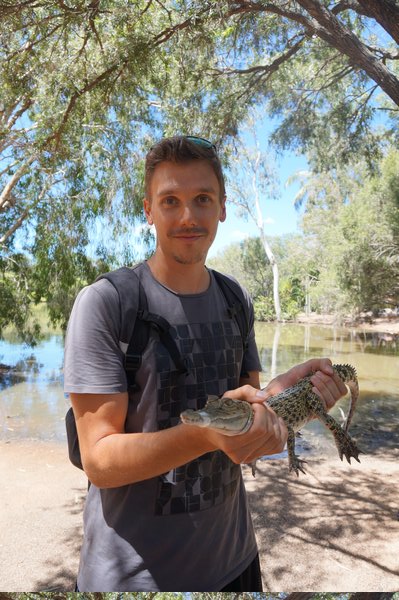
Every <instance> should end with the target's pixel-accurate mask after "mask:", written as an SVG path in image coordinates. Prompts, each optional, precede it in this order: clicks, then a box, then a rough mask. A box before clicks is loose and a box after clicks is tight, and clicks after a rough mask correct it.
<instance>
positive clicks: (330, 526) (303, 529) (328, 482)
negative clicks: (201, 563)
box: [0, 441, 399, 592]
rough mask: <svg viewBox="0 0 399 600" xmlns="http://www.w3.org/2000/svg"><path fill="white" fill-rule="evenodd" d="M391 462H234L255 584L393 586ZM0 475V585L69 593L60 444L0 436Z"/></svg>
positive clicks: (71, 516)
mask: <svg viewBox="0 0 399 600" xmlns="http://www.w3.org/2000/svg"><path fill="white" fill-rule="evenodd" d="M398 459H399V450H398V449H397V448H393V449H390V450H389V452H388V451H384V453H382V452H381V453H380V454H373V455H366V456H364V457H362V463H361V464H360V465H359V464H358V463H355V465H348V464H346V463H345V464H344V463H341V462H340V461H339V459H338V458H334V457H333V458H331V459H330V458H328V459H322V458H320V459H314V458H313V457H312V458H309V463H308V468H307V471H308V474H307V475H306V476H305V475H304V476H302V475H301V476H300V477H299V478H296V477H295V476H293V475H289V473H288V469H287V463H286V460H267V461H266V460H265V461H259V462H258V474H257V476H256V478H255V479H253V478H252V475H251V473H250V470H249V469H248V468H246V467H244V478H245V481H246V486H247V490H248V495H249V499H250V503H251V510H252V513H253V519H254V524H255V529H256V532H257V537H258V543H259V547H260V555H261V564H262V573H263V579H264V588H265V591H270V592H276V591H285V592H293V591H299V590H300V591H321V592H323V591H324V592H326V591H329V592H342V591H345V592H349V591H357V592H366V591H370V590H373V591H394V590H398V589H399V558H398V557H399V512H398V511H399V505H398V500H397V482H398V480H399V460H398ZM0 479H1V482H2V485H1V488H0V505H1V507H2V509H1V511H0V530H1V532H2V537H1V540H0V586H1V590H2V591H13V592H22V591H31V592H36V591H44V590H47V591H50V590H60V591H73V586H74V581H75V577H76V570H77V566H78V561H79V547H80V542H81V536H82V510H83V504H84V498H85V494H86V485H87V481H86V478H85V476H84V474H83V473H82V472H81V471H79V470H78V469H76V468H74V467H73V466H72V465H71V464H70V463H69V461H68V459H67V453H66V447H65V445H64V444H62V443H58V444H57V443H47V442H36V441H10V442H8V443H7V442H4V441H0ZM100 591H101V590H100ZM165 591H171V590H165ZM187 591H195V590H187Z"/></svg>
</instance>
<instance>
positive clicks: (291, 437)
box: [180, 365, 361, 475]
mask: <svg viewBox="0 0 399 600" xmlns="http://www.w3.org/2000/svg"><path fill="white" fill-rule="evenodd" d="M333 368H334V371H335V372H336V373H337V374H338V376H339V377H340V378H341V379H342V381H343V382H344V383H345V384H346V385H347V386H348V387H349V390H350V393H351V402H350V409H349V412H348V417H347V419H346V422H345V426H344V427H341V425H339V423H337V421H336V420H335V419H334V418H333V417H332V416H331V415H329V414H328V413H327V412H326V410H325V408H324V406H323V403H322V402H321V400H320V398H319V396H318V395H317V394H315V393H314V392H313V391H312V388H313V384H312V382H311V381H310V378H311V375H309V376H308V377H304V378H303V379H301V380H300V381H298V383H296V384H295V385H293V386H292V387H289V388H287V389H286V390H284V391H283V392H280V393H279V394H276V395H275V396H272V397H271V398H269V399H268V400H267V401H266V402H265V404H267V405H268V406H270V407H271V408H272V409H273V410H274V412H275V413H276V414H277V415H279V416H280V417H281V418H282V419H283V420H284V422H285V424H286V426H287V429H288V440H287V449H288V461H289V469H290V471H295V473H296V474H297V475H299V471H302V473H305V470H304V467H303V465H304V463H305V462H306V461H304V460H301V459H300V458H299V457H298V456H297V455H296V454H295V432H297V431H298V430H299V429H301V427H303V426H304V425H305V424H306V423H308V422H309V421H311V420H312V419H313V418H315V417H316V418H318V419H320V421H321V422H322V423H323V424H324V425H325V426H326V427H327V428H328V429H330V431H331V432H332V434H333V436H334V440H335V444H336V446H337V448H338V454H339V457H340V459H341V460H342V459H343V457H344V456H345V458H346V460H347V461H348V462H349V463H350V459H351V457H353V458H355V460H357V461H358V462H360V460H359V458H358V457H359V454H360V453H361V450H359V448H358V447H357V446H356V443H355V442H354V440H353V439H352V438H351V437H350V435H349V434H348V429H349V425H350V422H351V420H352V416H353V413H354V410H355V405H356V401H357V398H358V396H359V385H358V381H357V376H356V371H355V369H354V368H353V367H352V366H351V365H333ZM180 417H181V420H182V421H183V423H188V424H190V425H196V426H197V427H212V429H215V430H217V431H219V432H220V433H223V434H224V435H239V434H242V433H245V432H246V431H248V429H249V428H250V427H251V425H252V422H253V418H254V417H253V411H252V408H251V404H250V403H248V402H244V401H242V400H232V399H231V398H218V397H216V396H210V397H208V401H207V403H206V405H205V407H204V408H203V409H200V410H185V411H184V412H183V413H182V414H181V415H180ZM252 472H253V473H254V467H253V468H252Z"/></svg>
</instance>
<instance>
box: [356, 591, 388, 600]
mask: <svg viewBox="0 0 399 600" xmlns="http://www.w3.org/2000/svg"><path fill="white" fill-rule="evenodd" d="M393 594H394V592H392V593H386V592H364V593H363V592H356V593H354V594H351V595H350V596H349V600H390V598H392V596H393Z"/></svg>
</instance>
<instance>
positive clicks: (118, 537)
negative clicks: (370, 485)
mask: <svg viewBox="0 0 399 600" xmlns="http://www.w3.org/2000/svg"><path fill="white" fill-rule="evenodd" d="M136 272H137V273H138V275H139V277H140V279H141V283H142V284H143V286H144V289H145V291H146V295H147V300H148V310H149V311H150V312H155V313H157V314H159V315H161V316H162V317H164V318H165V319H167V320H168V321H169V323H170V324H171V326H172V334H173V337H174V339H175V341H176V343H177V345H178V347H179V349H180V352H181V354H182V355H183V356H184V357H185V358H186V361H188V365H189V374H188V375H185V374H179V372H178V371H177V370H176V368H175V366H174V363H173V361H172V359H171V357H170V355H169V353H168V351H167V350H166V349H165V348H164V347H163V345H162V344H161V343H160V341H159V338H158V336H157V334H156V332H155V331H154V332H151V336H150V339H149V342H148V344H147V347H146V349H145V352H144V354H143V360H142V365H141V367H140V369H139V371H138V373H137V376H136V382H137V383H138V384H139V388H140V390H139V391H138V392H135V393H133V394H132V395H131V396H130V398H129V406H128V415H127V419H126V431H127V432H150V431H158V430H160V429H165V428H168V427H174V426H177V425H178V424H179V415H180V413H181V412H182V411H183V410H185V409H186V408H199V407H201V406H203V405H204V404H205V401H206V398H207V395H208V394H217V395H219V394H222V393H224V392H225V391H226V390H229V389H234V388H236V387H237V386H238V385H239V376H240V372H241V369H243V370H245V371H254V370H261V366H260V362H259V357H258V352H257V349H256V345H255V338H254V332H253V331H252V332H251V335H250V340H249V346H248V349H247V350H246V352H245V356H244V357H243V349H242V341H241V336H240V333H239V329H238V326H237V324H236V322H235V320H234V319H230V318H229V316H228V314H227V310H226V308H227V305H226V301H225V299H224V297H223V294H222V293H221V291H220V289H219V286H218V285H217V283H216V281H215V279H214V277H213V275H212V276H211V284H210V286H209V288H208V289H207V290H206V291H205V292H203V293H201V294H194V295H178V294H175V293H174V292H172V291H171V290H169V289H167V288H166V287H164V286H163V285H161V284H160V283H158V282H157V281H156V280H155V279H154V277H153V276H152V274H151V271H150V269H149V267H148V265H147V264H146V263H143V264H141V265H140V266H139V267H138V268H137V271H136ZM246 297H247V301H248V305H249V306H250V307H251V308H250V310H251V311H252V305H251V302H250V300H249V297H248V296H247V295H246ZM119 328H120V314H119V304H118V296H117V292H116V290H115V289H114V288H113V286H112V284H111V283H110V282H109V281H107V280H106V279H102V280H100V281H98V282H97V283H95V284H93V285H91V286H89V287H87V288H85V289H83V290H82V291H81V292H80V294H79V295H78V297H77V299H76V302H75V305H74V308H73V311H72V314H71V318H70V322H69V325H68V332H67V338H66V344H65V365H64V376H65V391H66V392H76V393H91V394H93V393H98V394H105V393H106V394H109V393H117V392H124V391H126V389H127V384H126V375H125V371H124V368H123V357H124V354H123V350H125V348H121V345H120V343H119ZM256 553H257V547H256V541H255V536H254V532H253V527H252V521H251V517H250V514H249V510H248V506H247V500H246V495H245V489H244V485H243V481H242V476H241V468H240V466H239V465H235V464H234V463H233V462H232V461H231V460H230V459H229V458H228V457H227V456H226V455H225V454H224V453H223V452H221V451H216V452H211V453H207V454H205V455H203V456H201V457H199V458H198V459H196V460H193V461H191V462H190V463H188V464H186V465H183V466H182V467H179V468H176V469H173V470H172V471H170V472H169V473H165V474H164V475H162V476H160V477H154V478H152V479H149V480H146V481H142V482H139V483H134V484H131V485H126V486H123V487H119V488H113V489H99V488H97V487H96V486H94V485H91V487H90V489H89V492H88V496H87V500H86V506H85V511H84V539H83V545H82V550H81V560H80V568H79V576H78V588H79V590H80V591H103V592H105V591H186V590H195V591H219V590H220V589H221V588H223V587H224V586H225V585H227V583H229V582H230V581H231V580H233V579H234V578H235V577H237V576H238V575H239V574H240V573H241V572H242V571H243V570H244V569H245V568H246V567H247V566H248V565H249V563H250V562H251V561H252V560H253V558H254V557H255V555H256Z"/></svg>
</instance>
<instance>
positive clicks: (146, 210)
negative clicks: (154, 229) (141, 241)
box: [143, 198, 154, 225]
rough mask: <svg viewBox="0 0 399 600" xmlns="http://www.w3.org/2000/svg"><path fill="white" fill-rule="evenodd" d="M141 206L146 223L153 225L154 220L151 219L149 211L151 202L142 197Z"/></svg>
mask: <svg viewBox="0 0 399 600" xmlns="http://www.w3.org/2000/svg"><path fill="white" fill-rule="evenodd" d="M143 207H144V214H145V218H146V219H147V223H148V225H153V223H154V221H153V219H152V213H151V202H150V201H149V200H148V199H147V198H144V200H143Z"/></svg>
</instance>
